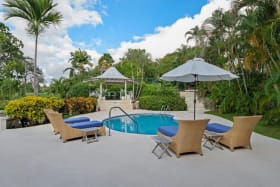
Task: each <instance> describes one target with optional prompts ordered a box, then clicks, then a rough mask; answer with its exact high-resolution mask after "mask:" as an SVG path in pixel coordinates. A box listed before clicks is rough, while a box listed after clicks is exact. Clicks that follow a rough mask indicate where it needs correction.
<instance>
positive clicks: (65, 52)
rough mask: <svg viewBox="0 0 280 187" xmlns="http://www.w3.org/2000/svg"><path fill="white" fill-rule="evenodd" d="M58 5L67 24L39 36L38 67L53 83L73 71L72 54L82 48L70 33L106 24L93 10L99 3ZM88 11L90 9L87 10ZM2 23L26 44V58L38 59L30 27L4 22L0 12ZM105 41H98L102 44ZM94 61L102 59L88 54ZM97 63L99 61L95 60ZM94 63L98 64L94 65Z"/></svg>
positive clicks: (86, 0)
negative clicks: (71, 28) (71, 68)
mask: <svg viewBox="0 0 280 187" xmlns="http://www.w3.org/2000/svg"><path fill="white" fill-rule="evenodd" d="M54 2H55V3H57V4H58V5H57V7H56V9H57V10H63V11H61V13H62V15H63V21H62V23H61V24H60V25H58V26H56V27H55V28H53V27H51V28H50V29H48V30H47V31H46V32H45V33H43V34H41V35H40V36H39V43H38V66H39V67H40V68H41V69H42V70H43V72H44V76H45V79H46V80H47V81H48V82H49V81H50V80H51V79H53V78H59V77H61V76H67V73H65V74H63V70H64V69H65V68H66V67H69V66H70V64H69V62H68V59H69V58H70V52H72V51H74V50H76V49H77V48H78V47H79V45H76V44H75V43H74V42H73V41H72V39H71V38H70V37H69V35H68V34H67V29H69V28H70V27H72V26H79V25H83V24H91V25H93V26H96V25H99V24H102V17H101V15H100V14H99V13H98V12H97V11H95V10H89V9H88V8H89V7H90V8H92V7H93V6H94V5H95V4H96V3H98V0H94V1H93V0H74V1H73V0H63V1H61V0H54ZM85 7H86V8H87V9H85ZM0 21H1V22H4V23H5V24H6V25H9V26H12V28H13V29H12V30H11V32H12V33H13V35H14V36H16V37H17V38H18V39H20V40H21V41H23V43H24V49H23V51H24V54H25V55H26V56H29V57H32V58H33V57H34V42H35V40H34V37H33V36H31V35H28V34H27V33H26V30H25V27H26V23H25V22H24V21H22V20H20V19H17V18H11V19H9V20H4V14H3V13H2V12H0ZM100 42H101V41H96V43H97V44H98V43H100ZM84 47H85V48H84V49H85V50H87V49H86V47H89V46H87V45H86V44H85V46H84ZM87 52H88V53H89V54H90V55H92V57H100V56H101V55H100V54H98V53H97V52H96V51H95V50H92V49H91V50H87ZM94 60H96V58H94ZM93 63H94V62H93Z"/></svg>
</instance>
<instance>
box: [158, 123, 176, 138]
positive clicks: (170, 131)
mask: <svg viewBox="0 0 280 187" xmlns="http://www.w3.org/2000/svg"><path fill="white" fill-rule="evenodd" d="M158 131H159V132H160V133H162V134H164V135H166V136H169V137H171V136H175V135H176V134H177V131H178V126H175V125H173V126H160V127H159V128H158Z"/></svg>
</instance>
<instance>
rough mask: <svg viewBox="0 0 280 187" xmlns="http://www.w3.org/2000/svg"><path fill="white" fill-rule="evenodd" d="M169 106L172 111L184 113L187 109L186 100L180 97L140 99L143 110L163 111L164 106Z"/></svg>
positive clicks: (146, 97) (147, 97) (148, 97)
mask: <svg viewBox="0 0 280 187" xmlns="http://www.w3.org/2000/svg"><path fill="white" fill-rule="evenodd" d="M163 105H164V106H169V108H170V110H175V111H182V110H186V109H187V105H186V104H185V99H184V98H182V97H180V96H178V97H174V96H160V97H159V96H143V97H140V98H139V106H140V108H141V109H147V110H161V107H162V106H163Z"/></svg>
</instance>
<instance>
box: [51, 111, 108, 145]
mask: <svg viewBox="0 0 280 187" xmlns="http://www.w3.org/2000/svg"><path fill="white" fill-rule="evenodd" d="M48 115H49V119H50V121H51V123H52V124H53V125H54V126H56V127H57V128H58V131H59V132H60V135H61V139H62V141H63V142H66V141H67V140H70V139H74V138H80V137H83V135H84V134H83V131H82V130H81V129H79V128H78V125H79V124H81V125H82V126H83V127H84V128H88V127H86V125H88V124H86V123H94V122H96V121H87V122H80V123H74V124H66V123H65V122H64V121H63V118H62V114H60V113H58V112H49V113H48ZM70 125H72V126H75V127H77V128H73V127H71V126H70ZM83 127H81V128H83ZM98 134H99V135H105V127H104V125H102V126H100V128H99V130H98Z"/></svg>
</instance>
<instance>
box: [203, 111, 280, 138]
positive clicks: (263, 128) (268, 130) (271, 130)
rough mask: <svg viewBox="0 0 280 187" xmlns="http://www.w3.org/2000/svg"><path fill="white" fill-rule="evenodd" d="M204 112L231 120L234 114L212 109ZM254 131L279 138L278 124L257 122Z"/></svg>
mask: <svg viewBox="0 0 280 187" xmlns="http://www.w3.org/2000/svg"><path fill="white" fill-rule="evenodd" d="M206 113H207V114H213V115H216V116H220V117H222V118H225V119H228V120H230V121H233V116H235V114H219V113H217V112H213V111H209V112H206ZM254 131H255V132H256V133H259V134H262V135H264V136H268V137H271V138H275V139H278V140H280V125H264V124H262V123H261V122H260V123H258V124H257V126H256V128H255V130H254Z"/></svg>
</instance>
